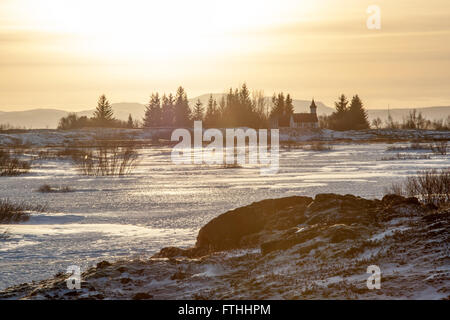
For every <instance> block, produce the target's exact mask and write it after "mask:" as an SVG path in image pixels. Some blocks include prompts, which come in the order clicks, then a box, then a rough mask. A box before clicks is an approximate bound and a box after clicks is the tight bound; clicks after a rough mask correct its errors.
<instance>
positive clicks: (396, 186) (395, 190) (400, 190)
mask: <svg viewBox="0 0 450 320" xmlns="http://www.w3.org/2000/svg"><path fill="white" fill-rule="evenodd" d="M384 194H395V195H397V196H405V195H406V194H405V190H404V187H403V184H401V183H393V184H391V185H390V186H389V187H386V188H384Z"/></svg>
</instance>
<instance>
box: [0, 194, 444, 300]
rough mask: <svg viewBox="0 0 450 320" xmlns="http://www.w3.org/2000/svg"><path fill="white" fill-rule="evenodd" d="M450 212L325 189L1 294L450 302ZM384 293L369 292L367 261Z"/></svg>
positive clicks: (241, 211)
mask: <svg viewBox="0 0 450 320" xmlns="http://www.w3.org/2000/svg"><path fill="white" fill-rule="evenodd" d="M449 215H450V209H449V208H441V209H437V208H432V207H429V206H428V207H427V206H423V205H421V204H420V203H419V201H418V200H417V199H416V198H404V197H400V196H395V195H388V196H385V197H384V198H383V199H382V200H367V199H363V198H360V197H355V196H352V195H336V194H319V195H317V196H316V197H315V198H314V199H312V198H309V197H288V198H281V199H269V200H264V201H260V202H257V203H253V204H251V205H249V206H245V207H242V208H238V209H235V210H231V211H228V212H226V213H224V214H222V215H220V216H218V217H216V218H215V219H213V220H211V221H210V222H209V223H208V224H206V225H205V226H204V227H203V228H201V229H200V231H199V233H198V236H197V242H196V245H195V247H193V248H187V249H185V248H175V247H167V248H163V249H161V251H160V252H159V253H158V254H156V255H154V256H153V257H152V258H151V259H149V260H145V261H144V260H134V261H116V262H112V263H110V262H106V261H104V262H101V263H99V264H97V266H96V267H92V268H90V269H89V270H87V271H85V272H84V273H83V274H82V280H83V282H82V285H81V289H80V290H69V289H67V286H66V279H67V277H68V275H65V274H59V275H56V276H55V277H54V278H53V279H49V280H45V281H40V282H36V283H32V284H23V285H19V286H15V287H11V288H8V289H6V290H4V291H3V292H1V293H0V298H2V299H8V298H9V299H18V298H25V299H111V298H113V299H328V298H333V299H336V298H337V299H382V298H384V299H385V298H403V299H406V298H412V299H421V298H429V299H449V298H450V293H449V288H450V258H449V251H448V243H449V230H450V228H449V227H450V219H449ZM370 265H377V266H379V267H380V269H381V289H379V290H369V289H368V288H367V278H368V277H369V274H367V273H366V271H367V267H368V266H370Z"/></svg>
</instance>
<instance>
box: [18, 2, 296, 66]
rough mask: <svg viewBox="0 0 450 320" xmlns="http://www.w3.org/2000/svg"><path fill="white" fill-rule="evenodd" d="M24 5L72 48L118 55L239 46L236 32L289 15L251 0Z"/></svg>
mask: <svg viewBox="0 0 450 320" xmlns="http://www.w3.org/2000/svg"><path fill="white" fill-rule="evenodd" d="M297 7H298V1H297ZM24 8H27V10H26V16H25V17H24V18H25V19H26V20H27V23H29V24H31V27H32V28H34V29H35V30H40V31H44V32H54V33H55V32H56V33H63V34H68V35H69V36H71V37H72V39H71V42H72V43H73V41H74V40H73V39H75V41H76V45H77V48H84V49H86V50H87V51H89V52H91V53H95V54H97V55H105V54H108V55H113V56H116V57H124V58H139V57H140V58H143V57H148V58H155V57H167V56H176V55H180V54H183V55H196V54H208V55H211V53H213V52H214V53H216V54H221V53H222V54H225V53H226V51H229V50H231V48H233V50H236V49H241V50H242V49H245V48H244V46H245V43H242V42H241V41H240V39H239V34H240V33H241V32H248V31H249V30H253V29H257V28H260V27H264V26H270V25H274V24H276V23H278V22H280V21H287V19H289V17H288V16H289V14H292V12H290V11H289V5H284V6H279V5H278V3H277V2H276V1H253V0H251V1H240V0H229V1H211V0H193V1H179V0H166V1H139V0H129V1H107V0H96V1H93V0H77V1H75V0H68V1H58V0H41V1H29V2H28V4H27V6H24ZM84 49H83V50H84Z"/></svg>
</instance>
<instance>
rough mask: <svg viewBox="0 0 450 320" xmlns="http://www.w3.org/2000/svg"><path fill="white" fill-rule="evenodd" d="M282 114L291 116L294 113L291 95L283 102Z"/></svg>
mask: <svg viewBox="0 0 450 320" xmlns="http://www.w3.org/2000/svg"><path fill="white" fill-rule="evenodd" d="M284 113H285V114H288V115H291V114H293V113H294V105H293V104H292V98H291V95H290V94H289V93H288V94H287V96H286V100H285V102H284Z"/></svg>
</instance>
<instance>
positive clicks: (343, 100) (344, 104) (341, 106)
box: [334, 94, 348, 115]
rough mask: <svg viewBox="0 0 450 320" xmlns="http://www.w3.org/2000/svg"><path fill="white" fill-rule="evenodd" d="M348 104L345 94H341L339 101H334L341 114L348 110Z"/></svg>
mask: <svg viewBox="0 0 450 320" xmlns="http://www.w3.org/2000/svg"><path fill="white" fill-rule="evenodd" d="M347 104H348V100H347V97H346V96H345V95H344V94H341V95H340V96H339V98H338V101H337V102H335V103H334V105H335V106H336V112H337V113H338V114H339V115H344V114H345V112H347Z"/></svg>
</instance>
